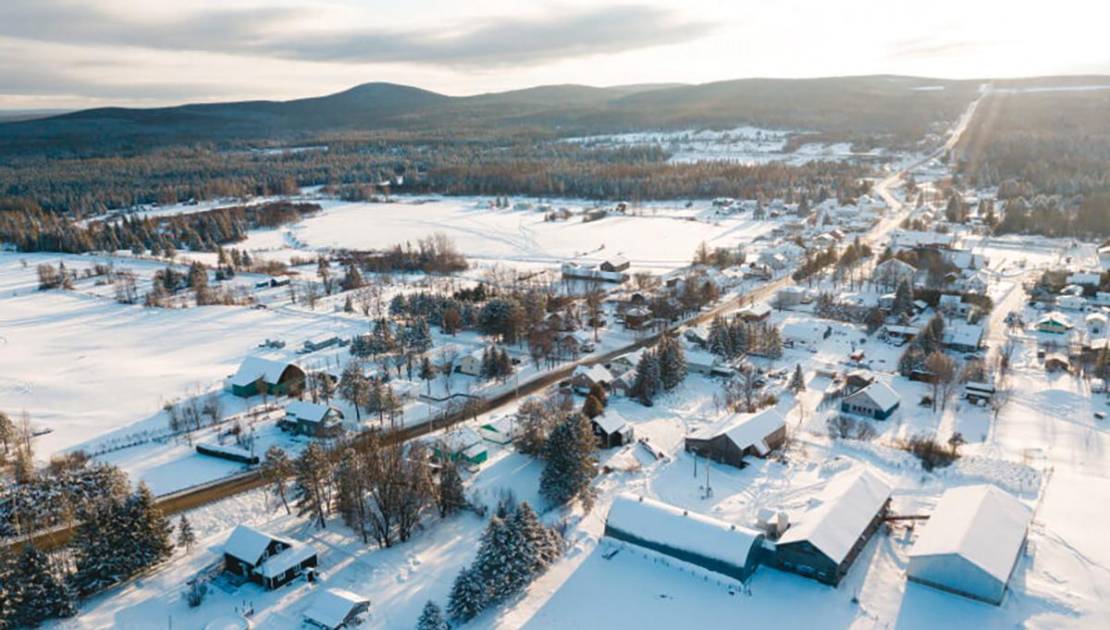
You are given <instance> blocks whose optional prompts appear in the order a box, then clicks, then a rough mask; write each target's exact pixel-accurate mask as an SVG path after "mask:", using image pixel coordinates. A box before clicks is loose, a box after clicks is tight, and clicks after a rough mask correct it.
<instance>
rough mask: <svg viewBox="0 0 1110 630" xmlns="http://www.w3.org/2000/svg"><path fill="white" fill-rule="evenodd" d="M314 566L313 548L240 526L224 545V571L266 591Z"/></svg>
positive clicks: (314, 553) (314, 555)
mask: <svg viewBox="0 0 1110 630" xmlns="http://www.w3.org/2000/svg"><path fill="white" fill-rule="evenodd" d="M315 566H316V550H315V549H314V548H313V547H312V545H308V544H305V543H302V542H298V541H295V540H291V539H288V538H282V537H280V536H274V535H272V534H267V533H265V532H263V531H260V530H257V529H255V528H253V527H251V526H250V525H239V526H237V527H236V528H235V530H234V531H232V532H231V536H230V537H228V539H227V542H226V543H224V570H225V571H227V572H229V573H231V574H233V575H237V576H239V577H241V578H245V579H247V580H250V581H252V582H256V583H258V584H261V585H262V586H264V587H266V588H267V589H275V588H278V587H279V586H282V585H284V584H287V583H288V582H290V581H292V580H293V579H294V578H296V577H297V576H299V575H301V574H302V573H304V571H305V569H308V568H310V567H315Z"/></svg>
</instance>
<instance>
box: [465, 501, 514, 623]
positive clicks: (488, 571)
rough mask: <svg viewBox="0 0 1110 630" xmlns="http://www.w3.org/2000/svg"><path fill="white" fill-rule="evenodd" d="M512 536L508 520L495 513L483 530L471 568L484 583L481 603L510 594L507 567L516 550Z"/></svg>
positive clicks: (501, 598)
mask: <svg viewBox="0 0 1110 630" xmlns="http://www.w3.org/2000/svg"><path fill="white" fill-rule="evenodd" d="M512 538H513V532H512V530H511V529H510V528H509V525H508V523H506V522H505V520H504V519H503V518H502V517H501V516H498V515H496V514H495V515H494V516H493V517H491V518H490V520H489V524H488V525H486V530H485V531H484V532H482V538H481V540H480V542H479V544H478V555H477V557H476V558H475V559H474V567H473V570H474V571H475V572H476V573H477V574H478V578H479V579H480V580H481V581H482V584H483V585H484V586H485V598H484V606H489V605H491V604H496V603H497V602H499V601H501V600H503V599H504V598H506V597H508V596H509V595H511V594H512V593H511V591H510V587H511V586H512V584H511V583H510V581H509V579H510V575H509V571H510V566H511V562H512V556H513V554H514V553H516V552H517V550H516V549H515V548H514V547H515V541H513V539H512ZM513 577H514V579H515V577H516V576H513Z"/></svg>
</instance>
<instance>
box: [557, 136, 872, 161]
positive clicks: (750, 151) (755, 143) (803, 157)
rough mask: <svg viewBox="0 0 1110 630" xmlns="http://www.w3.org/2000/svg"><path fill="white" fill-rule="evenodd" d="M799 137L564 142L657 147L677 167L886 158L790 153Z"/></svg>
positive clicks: (820, 149)
mask: <svg viewBox="0 0 1110 630" xmlns="http://www.w3.org/2000/svg"><path fill="white" fill-rule="evenodd" d="M799 133H804V132H797V131H782V130H775V129H761V128H758V127H736V128H734V129H727V130H722V131H717V130H712V129H688V130H684V131H645V132H637V133H623V134H608V135H599V136H584V137H581V138H567V139H565V140H563V142H570V143H574V144H581V145H583V146H589V147H604V148H614V147H625V146H652V145H655V146H659V147H661V148H662V149H663V150H665V151H667V152H669V153H670V154H671V156H670V158H669V161H670V162H671V163H677V164H681V163H693V162H705V161H719V162H740V163H744V164H764V163H767V162H784V163H786V164H791V165H801V164H806V163H807V162H813V161H816V160H832V161H847V160H856V159H860V158H861V157H869V158H875V157H879V156H881V155H882V154H881V152H879V151H878V150H876V151H871V152H868V153H854V152H853V151H852V147H851V145H850V144H849V143H846V142H840V143H833V144H825V143H819V142H810V143H806V144H803V145H801V146H800V147H798V148H797V150H795V151H787V150H786V143H787V141H788V140H789V139H790V137H791V136H793V135H796V134H799Z"/></svg>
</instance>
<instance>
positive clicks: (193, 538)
mask: <svg viewBox="0 0 1110 630" xmlns="http://www.w3.org/2000/svg"><path fill="white" fill-rule="evenodd" d="M196 542H197V535H196V533H194V532H193V526H192V524H190V523H189V519H187V518H185V515H184V514H182V515H181V519H180V520H178V521H177V546H178V547H181V548H183V549H185V551H186V552H188V551H191V550H192V549H193V545H195V544H196Z"/></svg>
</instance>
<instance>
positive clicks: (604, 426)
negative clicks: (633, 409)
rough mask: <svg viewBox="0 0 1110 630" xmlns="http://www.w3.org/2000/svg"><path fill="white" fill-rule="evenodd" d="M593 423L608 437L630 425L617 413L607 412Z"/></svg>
mask: <svg viewBox="0 0 1110 630" xmlns="http://www.w3.org/2000/svg"><path fill="white" fill-rule="evenodd" d="M593 422H594V424H596V425H597V426H598V427H599V428H600V429H601V430H602V431H604V432H605V433H606V434H607V435H612V434H613V433H617V432H618V431H620V430H621V429H623V428H624V427H625V426H626V425H628V422H626V421H625V419H624V416H622V415H620V414H619V413H617V412H615V411H606V412H605V413H603V414H601V415H600V416H598V417H596V418H594V419H593Z"/></svg>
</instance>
